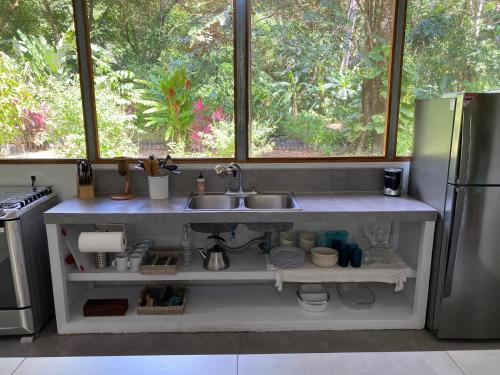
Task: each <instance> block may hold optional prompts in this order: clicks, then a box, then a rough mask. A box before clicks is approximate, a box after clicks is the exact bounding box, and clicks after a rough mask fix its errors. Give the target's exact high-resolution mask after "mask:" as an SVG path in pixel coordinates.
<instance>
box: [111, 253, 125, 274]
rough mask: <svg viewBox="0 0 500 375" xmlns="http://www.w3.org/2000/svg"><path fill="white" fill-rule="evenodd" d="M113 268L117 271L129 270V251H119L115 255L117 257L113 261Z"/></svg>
mask: <svg viewBox="0 0 500 375" xmlns="http://www.w3.org/2000/svg"><path fill="white" fill-rule="evenodd" d="M111 265H112V266H113V268H115V269H116V270H117V271H120V272H123V271H126V270H128V254H127V253H118V254H116V255H115V259H114V260H113V262H112V263H111Z"/></svg>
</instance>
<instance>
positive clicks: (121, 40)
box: [87, 0, 234, 158]
mask: <svg viewBox="0 0 500 375" xmlns="http://www.w3.org/2000/svg"><path fill="white" fill-rule="evenodd" d="M87 5H88V13H89V14H88V16H89V23H90V30H91V42H92V54H93V64H94V82H95V92H96V107H97V125H98V135H99V149H100V155H101V157H102V158H111V157H116V156H123V155H125V156H130V157H145V156H148V155H149V154H151V153H153V154H155V155H157V156H164V155H165V154H166V153H170V154H172V155H173V157H176V158H180V157H183V158H216V157H232V156H234V114H233V112H234V105H233V98H234V78H233V7H232V1H230V0H215V1H205V2H200V1H194V0H193V1H190V0H181V1H170V0H134V1H131V0H88V2H87Z"/></svg>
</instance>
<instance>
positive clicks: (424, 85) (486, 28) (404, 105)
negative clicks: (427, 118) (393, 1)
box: [397, 0, 500, 156]
mask: <svg viewBox="0 0 500 375" xmlns="http://www.w3.org/2000/svg"><path fill="white" fill-rule="evenodd" d="M499 11H500V6H499V3H498V0H413V1H409V2H408V11H407V12H408V14H407V21H406V38H405V52H404V61H403V64H404V65H403V76H402V86H401V99H400V106H399V131H398V147H397V153H398V155H401V156H404V155H410V153H411V147H412V142H413V110H414V104H415V99H416V98H436V97H440V96H442V95H443V94H446V93H452V92H457V91H472V92H475V91H487V90H492V89H499V88H500V39H499V38H500V35H499V33H498V31H499V24H498V14H499Z"/></svg>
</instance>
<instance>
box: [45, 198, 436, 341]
mask: <svg viewBox="0 0 500 375" xmlns="http://www.w3.org/2000/svg"><path fill="white" fill-rule="evenodd" d="M294 198H295V200H296V202H297V204H298V205H299V207H300V210H286V209H283V210H272V211H270V210H248V209H246V210H225V211H205V210H186V209H185V205H186V203H187V199H188V194H187V193H186V194H179V195H171V197H170V198H169V199H165V200H161V201H154V200H150V199H149V198H148V197H144V196H141V197H137V198H136V199H133V200H129V201H113V200H111V199H109V198H108V197H97V198H95V199H93V200H89V201H82V200H78V199H76V198H74V199H69V200H66V201H64V202H62V203H60V204H59V205H57V206H56V207H54V208H52V209H50V210H49V211H47V212H46V213H45V222H46V223H47V225H46V228H47V238H48V243H49V254H50V261H51V273H52V284H53V288H54V299H55V310H56V320H57V329H58V332H59V333H62V334H78V333H102V332H116V333H125V332H209V331H210V332H213V331H283V330H285V331H295V330H316V329H317V330H337V329H422V328H423V327H424V325H425V314H426V307H427V295H428V283H429V275H430V264H431V258H432V244H433V239H434V222H435V219H436V217H437V212H436V210H434V209H433V208H432V207H430V206H428V205H426V204H424V203H421V202H419V201H418V200H416V199H413V198H411V197H409V196H401V197H387V196H384V195H383V194H381V193H379V192H342V193H341V192H335V193H334V192H330V193H327V192H323V193H295V194H294ZM368 221H369V222H374V221H386V222H398V223H397V225H395V226H394V228H396V229H395V230H396V235H395V237H394V241H395V242H394V250H395V251H396V252H397V254H398V256H399V257H400V258H401V259H402V261H404V267H403V268H402V269H401V270H400V271H401V272H402V273H403V274H404V276H405V278H406V279H408V282H406V283H405V288H404V289H403V290H402V291H400V292H397V293H396V292H394V285H392V284H383V283H380V282H379V280H380V278H378V276H377V275H379V274H380V273H385V272H386V270H387V269H388V268H390V266H391V265H389V266H387V267H386V266H384V265H382V267H379V266H377V265H375V266H373V267H369V266H367V267H361V268H359V269H357V270H356V271H353V272H357V273H358V274H356V275H354V273H353V272H350V271H351V270H350V269H343V270H340V269H339V270H333V274H332V275H330V276H329V277H330V279H329V280H335V281H325V282H324V284H325V285H326V286H327V287H328V288H329V291H330V293H337V292H336V284H335V283H336V282H339V280H343V281H340V282H348V281H349V282H355V281H357V280H360V279H359V277H360V276H362V277H363V280H364V281H363V282H373V283H370V284H369V285H370V286H371V287H372V290H373V292H374V294H375V295H376V302H375V303H374V306H373V308H371V309H367V310H352V309H350V308H348V307H346V306H344V305H343V304H342V303H341V302H340V300H339V298H337V295H336V294H335V297H334V298H332V301H331V303H330V305H329V306H328V308H327V310H326V311H324V312H321V313H309V312H306V311H303V310H302V309H301V308H300V307H299V305H298V304H297V301H296V296H295V289H296V286H294V285H292V284H290V283H289V285H285V287H284V288H283V290H282V292H281V293H279V294H278V293H277V292H276V290H275V283H276V280H277V276H276V273H275V271H273V270H271V271H270V270H269V269H268V268H267V264H266V261H265V257H264V256H263V255H262V254H261V253H260V252H259V251H250V250H247V251H245V252H242V253H237V254H230V255H229V256H230V257H231V266H230V268H229V269H227V270H226V271H223V272H209V271H206V270H204V269H203V267H202V263H201V258H200V257H196V256H195V260H194V261H193V262H192V264H191V265H189V266H187V267H184V266H182V265H181V266H180V267H179V270H178V272H177V273H176V274H175V275H144V274H140V273H138V272H117V271H116V270H114V269H112V268H106V269H96V268H95V267H93V258H92V254H83V255H82V254H80V255H82V257H83V256H85V257H86V259H84V260H86V261H87V263H88V264H89V265H87V267H85V271H84V272H80V271H78V269H76V268H75V267H74V266H71V265H68V264H67V263H66V258H67V255H68V248H67V245H66V244H65V241H64V240H63V237H62V233H63V232H62V230H61V228H62V227H63V226H66V225H68V224H75V225H74V227H73V228H71V229H72V230H74V231H76V232H78V231H81V230H83V229H84V228H83V227H82V226H80V224H108V223H125V224H127V223H128V224H133V225H131V226H130V228H132V229H135V230H136V232H137V233H140V232H141V230H143V229H145V228H147V231H148V235H149V236H150V237H151V238H157V237H158V236H160V235H162V236H164V237H166V233H164V231H165V228H168V226H169V225H170V224H172V225H174V226H175V228H177V229H178V230H179V229H180V228H181V225H182V224H183V223H223V222H230V223H258V222H260V223H269V222H294V223H295V224H297V225H298V226H300V225H301V224H302V225H311V228H314V226H315V225H317V226H318V228H320V227H321V226H323V227H329V226H330V225H331V226H332V227H336V226H337V227H338V224H339V223H350V224H354V223H355V224H357V223H360V222H368ZM311 230H312V229H311ZM318 230H320V229H318ZM82 259H83V258H82ZM341 273H342V274H341ZM375 273H376V274H375ZM376 276H377V277H376ZM280 277H281V276H280ZM171 282H182V284H183V285H186V286H187V287H188V288H189V290H190V292H189V293H190V294H189V301H188V303H187V306H186V310H185V312H184V314H183V315H178V316H172V315H141V314H138V307H137V300H138V296H139V293H140V289H141V288H142V287H143V286H144V285H150V284H151V283H153V284H155V283H171ZM332 295H333V294H332ZM90 298H127V299H128V300H129V310H128V311H127V313H126V315H125V316H111V317H84V316H83V314H82V306H83V305H84V303H85V302H86V301H87V300H88V299H90ZM228 312H229V313H228Z"/></svg>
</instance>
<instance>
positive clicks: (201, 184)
mask: <svg viewBox="0 0 500 375" xmlns="http://www.w3.org/2000/svg"><path fill="white" fill-rule="evenodd" d="M206 191H207V183H206V181H205V177H203V174H202V173H201V172H200V175H199V176H198V179H197V180H196V193H197V194H205V192H206Z"/></svg>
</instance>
